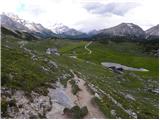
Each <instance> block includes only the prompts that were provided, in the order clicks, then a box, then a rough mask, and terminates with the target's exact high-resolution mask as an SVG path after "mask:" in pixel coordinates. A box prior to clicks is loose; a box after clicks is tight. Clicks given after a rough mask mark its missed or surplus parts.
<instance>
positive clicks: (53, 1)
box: [0, 0, 160, 32]
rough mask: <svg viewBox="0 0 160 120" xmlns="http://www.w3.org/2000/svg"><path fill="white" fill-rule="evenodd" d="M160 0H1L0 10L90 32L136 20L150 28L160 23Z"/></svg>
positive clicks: (28, 18)
mask: <svg viewBox="0 0 160 120" xmlns="http://www.w3.org/2000/svg"><path fill="white" fill-rule="evenodd" d="M159 1H160V0H0V13H2V12H5V13H13V14H16V15H18V16H19V17H20V18H22V19H25V20H28V21H30V22H35V23H41V24H42V25H43V26H44V27H47V28H52V26H53V25H54V24H57V23H58V24H59V23H62V24H64V25H67V26H69V27H71V28H75V29H77V30H81V31H83V32H88V31H90V30H94V29H96V30H99V29H104V28H109V27H113V26H115V25H118V24H120V23H122V22H127V23H134V24H137V25H139V26H140V27H142V29H144V30H146V29H148V28H150V27H152V26H155V25H157V24H159V21H160V17H159V11H160V7H159V5H160V4H159V3H160V2H159Z"/></svg>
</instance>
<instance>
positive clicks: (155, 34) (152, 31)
mask: <svg viewBox="0 0 160 120" xmlns="http://www.w3.org/2000/svg"><path fill="white" fill-rule="evenodd" d="M145 33H146V38H147V39H154V38H157V39H158V38H159V25H156V26H153V27H151V28H149V29H148V30H146V31H145Z"/></svg>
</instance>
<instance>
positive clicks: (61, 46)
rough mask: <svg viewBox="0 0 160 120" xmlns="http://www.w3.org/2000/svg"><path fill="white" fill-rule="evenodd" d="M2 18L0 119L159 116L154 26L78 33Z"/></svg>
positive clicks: (156, 29)
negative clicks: (144, 28) (145, 28)
mask: <svg viewBox="0 0 160 120" xmlns="http://www.w3.org/2000/svg"><path fill="white" fill-rule="evenodd" d="M0 17H1V118H3V119H7V118H8V119H9V118H14V119H17V118H18V119H38V118H39V119H42V118H47V119H66V118H67V119H68V118H70V119H71V118H74V119H79V118H88V119H93V118H97V119H98V118H99V119H101V118H103V119H113V118H114V119H122V118H123V119H132V118H134V119H137V118H138V119H158V118H159V84H158V83H159V54H158V53H159V25H156V26H153V27H152V28H150V29H148V30H146V31H144V30H143V29H142V28H141V27H140V26H138V25H136V24H134V23H120V24H119V25H116V26H113V27H111V28H105V29H101V30H92V31H90V32H88V33H84V32H82V31H79V30H76V29H74V28H70V27H68V26H66V25H63V24H62V23H59V24H54V25H50V27H49V28H47V27H45V26H43V25H41V24H39V23H32V22H29V21H26V20H23V19H21V18H19V17H18V16H17V15H14V14H6V13H3V14H1V15H0Z"/></svg>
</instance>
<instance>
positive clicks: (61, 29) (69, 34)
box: [51, 23, 88, 38]
mask: <svg viewBox="0 0 160 120" xmlns="http://www.w3.org/2000/svg"><path fill="white" fill-rule="evenodd" d="M51 30H52V31H53V32H55V33H56V34H58V35H59V36H61V37H64V38H87V37H88V36H87V34H86V33H83V32H80V31H78V30H76V29H73V28H69V27H68V26H65V25H63V24H61V23H60V24H55V25H53V26H52V27H51Z"/></svg>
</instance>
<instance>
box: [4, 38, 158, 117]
mask: <svg viewBox="0 0 160 120" xmlns="http://www.w3.org/2000/svg"><path fill="white" fill-rule="evenodd" d="M7 40H8V41H9V42H8V43H7V41H6V39H2V83H3V85H6V86H9V87H11V86H12V87H14V88H17V87H18V88H19V89H25V90H26V89H27V90H30V91H31V90H33V89H34V88H37V87H43V86H44V83H45V82H50V81H54V80H55V79H56V78H57V77H59V76H60V75H61V74H63V73H66V72H69V69H73V70H74V71H79V72H81V73H82V75H81V77H84V78H85V79H86V80H87V81H88V82H90V83H92V84H94V85H96V86H98V87H99V88H100V89H102V90H103V91H105V92H106V93H108V94H110V95H111V96H112V97H113V98H114V99H115V100H117V101H118V102H119V103H121V104H122V105H123V107H124V108H125V109H132V111H134V112H136V113H137V115H138V118H158V107H157V106H158V104H157V103H158V95H157V94H154V93H152V92H148V91H147V89H146V88H150V89H153V88H154V87H155V88H157V87H158V84H157V82H158V58H153V57H151V56H146V55H144V54H143V53H142V51H141V48H140V47H139V46H137V45H136V44H131V43H121V44H119V45H118V47H117V45H116V44H114V43H110V44H109V45H103V44H100V43H93V44H91V45H90V46H89V48H90V49H91V50H92V51H93V54H91V55H89V54H88V51H86V50H85V49H84V45H85V44H86V42H83V41H81V42H79V41H76V42H73V41H66V40H46V41H30V42H28V44H26V45H25V47H27V48H29V49H31V50H33V51H35V52H36V53H37V55H38V56H40V57H41V58H48V59H50V60H53V61H55V62H56V63H57V64H58V65H59V68H58V69H57V70H55V71H51V73H49V74H48V73H44V72H40V71H39V67H40V66H42V65H43V66H47V65H46V64H45V63H44V61H43V59H42V60H41V59H39V60H38V62H33V61H31V59H30V56H29V55H27V54H24V53H23V52H22V50H21V49H20V48H19V46H18V44H17V42H18V41H19V40H18V39H15V38H14V37H7ZM6 44H7V45H8V46H11V47H12V49H9V48H6V47H5V45H6ZM50 47H56V48H58V50H59V51H60V52H61V54H63V55H62V56H53V55H46V54H45V51H46V49H47V48H50ZM135 48H136V49H135ZM74 51H75V52H74ZM124 52H125V53H124ZM68 55H77V56H78V58H81V59H73V58H70V57H68ZM6 59H7V61H6ZM133 59H134V60H133ZM86 60H88V61H91V62H93V63H96V64H92V63H88V62H86ZM102 61H110V62H117V63H121V64H125V65H128V66H131V67H143V68H146V69H149V70H150V72H149V73H142V72H141V73H139V72H138V73H136V74H137V75H136V76H135V75H134V74H135V73H133V72H125V73H124V74H121V75H120V74H116V73H113V72H112V71H110V70H108V69H105V68H104V67H102V66H101V65H100V62H102ZM128 61H129V62H128ZM31 66H32V67H31ZM11 68H12V71H14V72H13V73H17V74H16V75H15V76H18V77H19V79H16V77H14V78H15V79H14V81H15V83H16V84H13V82H12V81H8V80H9V78H7V79H6V78H5V76H8V75H9V73H11V71H10V69H11ZM33 68H34V69H33ZM23 71H26V74H24V72H23ZM3 76H4V77H3ZM139 77H140V78H141V79H139ZM4 78H5V79H4ZM24 78H27V79H24ZM6 81H7V82H6ZM22 81H23V82H22ZM17 83H20V86H19V84H17ZM13 85H14V86H13ZM122 93H125V94H131V95H132V96H134V98H136V101H133V100H130V99H126V98H125V97H124V95H122ZM97 103H98V104H99V106H100V108H101V110H102V111H103V112H104V114H105V115H106V116H107V117H108V118H115V116H113V115H111V110H116V114H117V115H116V116H117V117H121V118H129V116H128V114H126V113H125V112H124V111H123V110H122V109H120V108H119V107H117V105H115V104H113V102H112V101H111V100H110V99H109V98H108V97H107V96H104V97H103V99H102V100H101V101H99V100H97ZM138 112H139V113H138Z"/></svg>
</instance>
